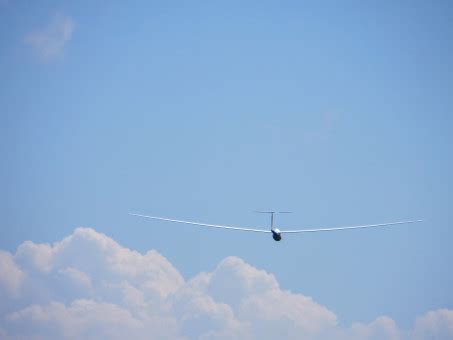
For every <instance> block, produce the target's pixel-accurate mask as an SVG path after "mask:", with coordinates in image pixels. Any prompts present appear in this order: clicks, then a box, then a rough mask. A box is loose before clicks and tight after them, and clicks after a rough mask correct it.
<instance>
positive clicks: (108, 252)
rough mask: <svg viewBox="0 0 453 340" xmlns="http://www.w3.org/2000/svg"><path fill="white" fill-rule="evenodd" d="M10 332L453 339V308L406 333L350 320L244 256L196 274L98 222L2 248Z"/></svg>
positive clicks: (3, 318) (380, 322)
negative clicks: (128, 244)
mask: <svg viewBox="0 0 453 340" xmlns="http://www.w3.org/2000/svg"><path fill="white" fill-rule="evenodd" d="M0 298H1V300H2V303H1V304H0V337H1V338H2V339H3V338H6V339H8V338H11V339H14V338H27V339H33V338H36V339H42V338H45V339H64V338H83V339H99V338H108V339H124V338H134V339H162V338H166V339H276V338H279V339H280V338H284V339H309V340H311V339H313V340H320V339H328V340H329V339H357V340H359V339H360V340H361V339H368V340H372V339H452V338H453V311H451V310H448V309H439V310H436V311H429V312H427V313H426V314H425V315H422V316H420V317H418V318H417V320H416V321H415V327H414V329H413V330H407V331H401V330H400V329H399V328H398V326H397V325H396V323H395V322H394V320H392V319H391V318H389V317H386V316H381V317H378V318H377V319H375V320H371V321H370V322H369V323H366V324H363V323H354V324H352V325H351V326H350V327H343V326H341V325H339V324H338V322H337V316H336V315H335V313H334V312H332V311H331V310H329V309H328V308H327V307H325V306H322V305H320V304H319V303H317V302H316V301H314V300H313V299H312V298H310V297H307V296H305V295H302V294H297V293H292V292H290V291H286V290H283V289H281V288H280V287H279V284H278V282H277V280H276V278H275V277H274V276H273V275H272V274H270V273H267V272H265V271H263V270H259V269H257V268H255V267H253V266H251V265H249V264H247V263H245V262H244V261H243V260H242V259H240V258H237V257H228V258H226V259H224V260H223V261H221V262H220V263H219V265H218V266H217V267H216V268H215V269H214V270H213V271H212V272H203V273H199V274H198V275H196V276H195V277H193V278H192V279H190V280H188V281H186V280H184V279H183V277H182V276H181V274H180V273H179V272H178V270H177V269H176V268H174V267H173V265H172V264H171V263H170V262H169V261H168V260H167V259H166V258H164V257H163V256H162V255H160V254H158V253H157V252H156V251H154V250H151V251H148V252H147V253H145V254H141V253H139V252H136V251H133V250H130V249H127V248H125V247H122V246H121V245H119V244H118V243H117V242H115V241H114V240H112V239H111V238H109V237H107V236H106V235H103V234H101V233H98V232H96V231H95V230H93V229H90V228H78V229H76V230H75V231H74V232H73V233H72V234H71V235H69V236H67V237H66V238H64V239H63V240H61V241H59V242H56V243H54V244H36V243H33V242H31V241H27V242H24V243H22V244H21V245H20V246H19V247H18V249H17V251H16V253H15V254H11V253H8V252H5V251H0Z"/></svg>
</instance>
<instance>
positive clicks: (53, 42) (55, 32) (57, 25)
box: [24, 13, 75, 61]
mask: <svg viewBox="0 0 453 340" xmlns="http://www.w3.org/2000/svg"><path fill="white" fill-rule="evenodd" d="M74 29H75V23H74V20H73V19H72V18H71V17H69V16H67V15H64V14H62V13H56V14H55V15H54V16H53V17H52V18H51V20H50V21H49V23H48V24H47V26H46V27H45V28H43V29H41V30H38V31H34V32H31V33H29V34H28V35H27V36H26V37H25V40H24V41H25V43H26V44H28V45H29V46H31V47H32V48H33V50H34V52H35V53H36V55H37V56H38V57H39V58H40V59H41V60H43V61H49V60H51V59H53V58H55V57H57V56H59V55H61V53H62V52H63V49H64V47H65V45H66V44H67V43H68V42H69V41H70V40H71V37H72V33H73V32H74Z"/></svg>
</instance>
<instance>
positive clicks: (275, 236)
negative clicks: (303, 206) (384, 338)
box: [129, 211, 423, 241]
mask: <svg viewBox="0 0 453 340" xmlns="http://www.w3.org/2000/svg"><path fill="white" fill-rule="evenodd" d="M257 212H259V213H267V214H270V215H271V228H270V230H265V229H259V228H254V227H253V228H240V227H232V226H227V225H217V224H207V223H199V222H192V221H183V220H175V219H171V218H165V217H157V216H147V215H141V214H133V213H129V214H130V215H133V216H139V217H145V218H150V219H153V220H160V221H167V222H176V223H184V224H191V225H196V226H202V227H209V228H220V229H231V230H241V231H251V232H255V233H272V238H273V239H274V240H275V241H280V240H281V239H282V234H284V233H288V234H290V233H314V232H318V231H335V230H347V229H364V228H377V227H385V226H393V225H397V224H407V223H416V222H422V221H423V220H412V221H398V222H390V223H379V224H367V225H357V226H349V227H334V228H316V229H298V230H280V229H278V228H276V227H274V214H277V213H280V214H282V213H289V212H288V211H257Z"/></svg>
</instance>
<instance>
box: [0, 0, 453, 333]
mask: <svg viewBox="0 0 453 340" xmlns="http://www.w3.org/2000/svg"><path fill="white" fill-rule="evenodd" d="M56 13H60V14H62V15H65V16H68V17H70V18H72V20H73V21H74V23H75V28H74V32H73V33H72V36H71V39H70V40H69V41H68V42H67V43H66V45H65V46H64V50H62V52H61V54H59V55H57V56H55V58H51V59H50V60H42V59H40V58H39V57H37V56H36V54H35V53H33V50H32V47H31V46H30V45H29V44H27V43H26V41H25V38H26V36H27V35H28V34H30V33H31V32H35V31H39V30H41V29H42V28H43V27H46V25H47V24H48V23H49V21H51V19H52V17H53V16H55V15H56ZM452 19H453V4H452V2H450V1H436V2H432V3H431V2H426V1H396V2H394V1H384V2H379V3H376V4H370V3H369V2H368V4H365V2H363V1H346V2H345V3H344V4H343V5H342V6H339V5H338V2H336V1H331V2H329V1H325V2H324V1H323V2H315V1H313V2H305V3H304V4H301V3H300V2H299V1H285V2H277V1H274V2H272V1H264V2H263V1H259V2H258V1H249V2H247V3H246V4H244V2H242V1H228V2H212V1H211V2H207V1H206V2H203V1H190V2H189V1H186V2H181V3H170V2H153V1H142V2H140V1H137V2H132V3H128V4H127V5H126V4H125V3H124V2H113V3H112V2H101V1H94V2H93V1H77V2H54V1H41V2H39V4H38V2H36V3H35V2H20V1H10V2H9V3H7V4H4V5H0V51H1V53H0V74H1V77H0V79H1V83H0V85H1V91H0V154H1V159H2V166H1V168H0V186H1V188H2V193H3V195H1V196H0V214H1V216H2V220H1V223H0V235H1V237H0V248H1V249H5V250H8V251H14V250H15V248H16V247H17V246H18V245H19V244H20V243H21V242H22V241H23V240H26V239H31V240H33V241H34V242H53V241H56V240H60V239H61V238H62V237H64V236H65V235H68V234H70V233H71V232H72V231H73V230H74V228H76V227H78V226H87V227H92V228H95V229H96V230H98V231H100V232H103V233H105V234H107V235H109V236H111V237H112V238H113V239H115V240H116V241H118V242H119V243H121V244H122V245H124V246H127V247H129V248H132V249H137V250H140V251H145V250H148V249H156V250H158V251H159V252H160V253H161V254H163V255H164V256H165V257H167V258H168V259H169V260H170V261H171V262H172V263H173V264H174V265H175V267H176V268H178V270H179V271H180V272H181V273H182V274H183V275H184V276H185V278H189V277H191V276H193V275H195V274H196V273H198V272H200V271H209V270H212V268H213V267H214V266H215V265H216V264H217V263H218V262H219V261H220V260H221V259H223V258H225V257H226V256H228V255H235V256H239V257H241V258H243V259H244V260H245V261H247V262H248V263H250V264H252V265H253V266H255V267H258V268H262V269H265V270H266V271H268V272H270V273H273V274H274V275H275V276H276V278H277V279H278V281H279V283H280V284H281V286H282V288H283V289H288V290H291V291H294V292H300V293H303V294H305V295H308V296H312V297H313V298H314V299H315V300H316V301H317V302H319V303H321V304H323V305H326V306H328V307H329V308H330V309H331V310H333V311H334V312H335V313H336V314H337V315H338V316H339V318H340V322H342V323H345V324H350V323H351V322H352V321H367V322H368V321H370V320H372V319H374V318H376V317H377V316H379V315H388V316H390V317H392V318H393V319H395V320H396V321H397V322H398V323H399V324H401V325H403V326H410V324H411V323H412V322H413V320H414V318H415V316H416V315H420V314H423V313H425V312H426V311H427V310H431V309H435V308H442V307H445V308H450V309H451V308H453V294H452V291H451V287H452V286H453V273H452V271H451V263H452V260H453V248H452V239H453V229H452V227H453V225H452V221H453V209H452V204H451V202H452V201H453V179H452V173H453V159H452V154H453V152H452V150H453V116H452V109H453V95H452V94H453V46H452V38H453V26H452ZM264 209H279V210H291V211H293V212H294V214H291V215H285V216H278V219H277V221H276V222H277V225H278V226H279V227H280V228H282V229H284V228H285V227H288V228H302V227H317V226H341V225H355V224H367V223H379V222H388V221H394V220H401V219H403V220H404V219H418V218H423V219H425V220H426V222H424V223H423V224H417V225H415V224H414V225H407V226H398V227H395V228H393V229H390V228H389V229H383V230H362V231H349V232H348V231H346V232H338V233H326V234H324V233H323V234H312V235H292V236H286V237H285V238H284V240H283V241H282V242H280V243H276V242H274V241H272V239H271V238H270V237H269V236H268V235H256V234H252V235H250V234H247V233H235V232H228V231H227V232H225V231H220V230H202V229H197V228H196V227H190V226H183V225H171V224H166V223H163V222H162V223H160V222H153V221H147V220H141V219H139V218H135V217H132V216H129V215H128V212H137V213H144V214H155V215H160V216H167V217H174V218H181V219H189V220H199V221H203V222H208V223H220V224H231V225H238V226H249V225H250V226H257V225H258V226H260V225H262V226H263V227H266V226H267V225H268V223H269V221H268V219H267V217H265V216H261V215H255V214H253V213H252V211H253V210H264ZM266 236H267V237H266Z"/></svg>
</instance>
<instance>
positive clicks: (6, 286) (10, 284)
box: [0, 250, 25, 297]
mask: <svg viewBox="0 0 453 340" xmlns="http://www.w3.org/2000/svg"><path fill="white" fill-rule="evenodd" d="M24 277H25V274H24V272H23V271H22V270H21V269H20V268H19V267H18V266H17V265H16V263H15V262H14V259H13V257H12V256H11V254H10V253H7V252H5V251H3V250H0V287H1V288H2V289H1V291H2V292H5V293H7V294H11V295H15V294H16V293H17V291H18V290H19V288H20V285H21V283H22V281H23V280H24ZM0 297H1V295H0Z"/></svg>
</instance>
